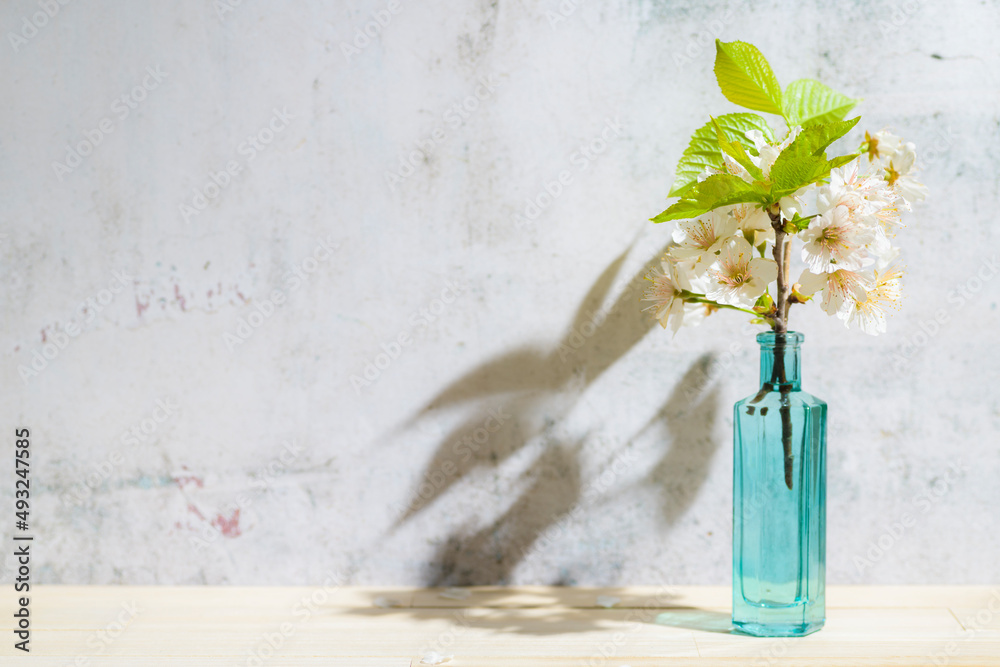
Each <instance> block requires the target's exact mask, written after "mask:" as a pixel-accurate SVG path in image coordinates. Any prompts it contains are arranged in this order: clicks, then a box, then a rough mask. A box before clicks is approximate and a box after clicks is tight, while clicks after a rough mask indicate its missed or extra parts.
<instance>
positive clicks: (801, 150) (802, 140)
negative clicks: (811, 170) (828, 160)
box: [775, 116, 861, 164]
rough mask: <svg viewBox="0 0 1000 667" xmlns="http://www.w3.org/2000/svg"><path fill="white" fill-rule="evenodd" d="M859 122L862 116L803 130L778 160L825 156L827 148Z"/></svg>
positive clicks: (812, 126)
mask: <svg viewBox="0 0 1000 667" xmlns="http://www.w3.org/2000/svg"><path fill="white" fill-rule="evenodd" d="M859 120H861V116H857V117H856V118H852V119H850V120H838V121H834V122H832V123H821V124H818V125H811V126H809V127H806V128H803V130H802V131H801V132H799V136H797V137H795V139H793V140H792V143H790V144H788V146H786V147H785V150H783V151H781V155H779V156H778V160H780V159H781V158H782V157H784V158H785V159H789V158H793V157H804V156H806V155H815V156H820V155H824V151H825V150H826V149H827V146H829V145H830V144H832V143H833V142H834V141H836V140H837V139H840V138H841V137H842V136H844V135H845V134H847V133H848V132H850V131H851V128H852V127H854V126H855V125H857V123H858V121H859ZM777 163H778V162H777V160H775V164H777Z"/></svg>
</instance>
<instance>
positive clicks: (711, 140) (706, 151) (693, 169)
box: [670, 113, 774, 197]
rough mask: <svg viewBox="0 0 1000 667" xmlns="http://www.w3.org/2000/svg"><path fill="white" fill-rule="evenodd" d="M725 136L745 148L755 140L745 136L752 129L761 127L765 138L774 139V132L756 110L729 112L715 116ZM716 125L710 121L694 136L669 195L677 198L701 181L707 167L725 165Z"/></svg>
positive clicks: (675, 174)
mask: <svg viewBox="0 0 1000 667" xmlns="http://www.w3.org/2000/svg"><path fill="white" fill-rule="evenodd" d="M714 123H715V124H718V126H719V128H720V129H721V130H722V133H723V135H725V137H726V140H727V141H730V142H738V143H740V144H741V145H742V146H743V147H744V148H753V147H754V145H753V142H752V141H750V140H749V139H747V138H746V133H747V132H749V131H750V130H760V133H761V134H763V135H764V139H765V140H767V141H769V142H771V141H774V133H773V132H772V131H771V128H770V127H768V125H767V121H765V120H764V119H763V118H761V117H760V116H758V115H757V114H755V113H727V114H725V115H723V116H718V117H716V118H715V119H714ZM715 124H713V121H711V120H710V121H708V122H707V123H705V124H704V125H702V126H701V127H700V128H698V131H697V132H695V133H694V134H693V135H692V136H691V142H690V143H689V144H688V147H687V149H686V150H685V151H684V154H683V155H682V156H681V159H680V162H678V163H677V170H676V171H675V173H674V184H673V187H671V188H670V196H671V197H677V196H680V195H682V194H684V192H685V191H686V190H687V189H688V188H690V187H691V186H692V185H694V184H695V183H696V182H697V181H698V176H699V175H700V174H701V173H702V172H703V171H705V167H712V168H714V169H720V168H722V149H721V147H720V146H719V139H718V135H717V134H716V130H715Z"/></svg>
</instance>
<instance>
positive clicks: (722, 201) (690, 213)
mask: <svg viewBox="0 0 1000 667" xmlns="http://www.w3.org/2000/svg"><path fill="white" fill-rule="evenodd" d="M764 196H765V193H764V191H763V190H761V188H759V187H757V186H754V185H751V184H750V183H747V182H746V181H744V180H743V179H742V178H740V177H739V176H733V175H732V174H715V175H714V176H709V177H708V178H706V179H705V180H704V181H701V182H700V183H696V184H695V185H693V186H692V187H691V188H690V189H689V190H688V191H687V192H685V194H684V196H683V197H682V198H681V199H680V201H678V202H676V203H674V205H673V206H671V207H670V208H668V209H667V210H666V211H664V212H663V213H661V214H659V215H658V216H656V217H655V218H652V221H653V222H667V221H668V220H683V219H685V218H696V217H698V216H699V215H701V214H702V213H708V212H709V211H711V210H712V209H715V208H719V207H720V206H729V205H731V204H739V203H742V202H759V201H763V199H764Z"/></svg>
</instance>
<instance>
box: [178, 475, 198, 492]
mask: <svg viewBox="0 0 1000 667" xmlns="http://www.w3.org/2000/svg"><path fill="white" fill-rule="evenodd" d="M174 481H175V482H177V486H179V487H181V488H182V489H183V488H184V487H185V485H187V484H194V485H195V486H197V487H198V488H199V489H202V488H204V487H205V480H203V479H202V478H201V477H195V476H194V475H181V476H179V477H174Z"/></svg>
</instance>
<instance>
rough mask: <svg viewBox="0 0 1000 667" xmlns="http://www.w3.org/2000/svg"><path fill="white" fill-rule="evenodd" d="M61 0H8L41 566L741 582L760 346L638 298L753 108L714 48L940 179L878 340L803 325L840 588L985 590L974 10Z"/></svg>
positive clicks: (143, 577)
mask: <svg viewBox="0 0 1000 667" xmlns="http://www.w3.org/2000/svg"><path fill="white" fill-rule="evenodd" d="M45 4H46V3H36V2H33V1H29V0H11V1H10V2H5V3H3V4H2V5H0V26H2V30H3V32H4V33H5V38H4V44H2V45H0V53H2V61H3V67H2V68H0V85H2V90H3V91H4V92H5V94H4V96H3V99H2V101H0V110H2V111H0V113H2V117H0V121H2V122H0V150H2V159H0V201H2V202H3V209H4V210H3V216H2V220H0V232H2V233H3V234H4V236H3V237H2V239H0V240H2V244H0V257H2V260H0V301H2V303H3V304H4V312H5V315H4V317H3V320H2V334H0V335H2V339H0V347H2V350H3V353H4V356H3V359H4V362H3V365H2V372H3V376H2V382H3V386H4V387H5V391H4V392H3V394H2V403H0V414H2V415H3V417H2V422H3V425H4V426H3V429H4V430H3V433H5V434H6V436H5V438H4V440H3V443H4V444H2V448H3V450H4V451H7V452H8V453H9V452H10V451H12V450H13V446H14V445H13V437H14V436H13V432H14V428H15V427H28V428H30V430H31V433H32V442H33V452H32V456H33V458H32V462H33V468H32V475H33V487H32V490H33V494H34V506H33V510H32V521H33V530H34V532H35V534H36V535H37V537H36V540H37V541H36V543H35V549H36V556H35V566H36V570H35V572H36V577H37V579H38V580H40V581H44V582H50V583H95V584H104V583H132V584H144V583H163V584H167V583H306V582H313V581H321V580H322V578H323V577H324V573H326V572H329V571H341V572H345V573H347V574H348V576H349V580H350V581H352V582H355V583H401V584H403V583H405V584H424V583H492V582H502V583H565V584H581V585H583V584H619V583H621V584H625V583H634V584H640V583H657V582H672V583H717V584H722V583H727V582H728V581H729V578H730V541H731V540H730V530H731V475H732V461H731V451H732V449H731V424H732V420H731V406H732V404H733V402H734V401H735V400H737V399H738V398H740V397H742V396H745V395H747V394H750V393H752V392H753V391H755V390H756V387H757V384H756V383H757V377H756V374H757V349H756V344H755V342H754V340H753V331H752V330H751V329H750V328H747V327H744V326H743V325H744V320H743V319H742V317H741V316H739V315H737V314H726V313H724V314H719V315H717V316H713V317H712V318H711V319H710V320H709V321H708V322H706V323H705V324H704V325H703V326H701V327H700V328H698V329H686V330H683V331H682V332H681V333H680V334H679V335H678V336H677V337H676V338H673V339H672V338H671V337H670V335H669V334H668V333H664V332H663V331H661V330H660V329H659V327H656V328H655V329H654V328H653V326H652V324H651V322H650V320H649V319H648V318H646V317H645V316H643V315H642V314H640V313H639V304H638V301H637V299H638V291H637V290H638V289H639V288H641V284H642V281H641V280H640V279H639V278H640V276H641V275H642V273H643V272H644V270H645V267H646V266H647V265H648V264H649V262H650V261H651V260H652V259H653V258H654V257H655V256H656V255H657V253H658V252H659V250H660V248H662V246H663V245H664V244H665V243H666V241H667V239H668V236H669V232H670V228H669V226H656V225H653V224H652V223H649V222H647V221H646V220H647V218H649V217H650V216H652V215H654V214H656V213H658V212H659V211H660V210H662V208H663V207H664V204H665V196H666V193H667V191H668V188H669V186H670V182H671V179H672V170H673V168H674V165H675V164H676V160H677V158H678V157H679V155H680V153H681V151H682V150H683V148H684V147H685V145H686V142H687V138H688V137H689V135H690V133H691V132H692V131H693V130H694V129H695V128H696V127H698V126H699V125H700V124H702V123H703V122H704V121H705V120H706V118H707V117H708V116H709V114H720V113H725V112H727V111H730V110H733V107H732V106H731V105H730V104H729V103H728V102H726V101H725V100H724V99H723V97H722V96H721V94H720V93H719V92H718V90H717V88H716V85H715V81H714V78H713V75H712V65H713V58H714V53H713V49H712V47H711V38H713V37H714V36H715V34H718V35H719V36H721V37H722V38H723V39H725V40H732V39H745V40H747V41H751V42H753V43H755V44H757V45H758V46H760V48H761V49H762V50H763V51H764V52H765V54H766V55H767V56H768V57H769V59H770V61H771V63H772V65H773V66H774V68H775V70H776V73H777V75H778V76H779V78H781V79H782V80H783V81H784V82H786V83H787V82H789V81H791V80H793V79H796V78H800V77H815V78H819V79H821V80H823V81H825V82H826V83H828V84H829V85H831V86H833V87H834V88H836V89H839V90H841V91H843V92H845V93H847V94H850V95H852V96H855V97H863V98H864V102H863V103H862V105H861V106H860V107H859V109H858V110H859V112H860V113H861V114H862V115H863V120H862V123H861V126H860V128H867V129H869V130H877V129H881V128H883V127H887V126H891V127H893V128H894V129H895V130H896V131H897V132H898V133H900V134H902V135H904V136H905V137H906V138H907V139H909V140H912V141H914V142H916V143H917V145H918V147H919V148H920V149H921V151H922V153H921V158H922V163H923V174H922V175H923V180H924V181H925V182H926V183H927V184H928V186H929V187H930V189H931V192H932V197H931V199H930V200H929V201H928V203H927V204H926V205H924V206H922V207H920V208H919V209H918V210H917V211H916V213H915V214H914V215H912V216H911V217H910V218H909V221H910V222H909V226H908V228H907V229H906V230H905V231H904V233H903V234H901V235H900V237H899V241H900V243H901V245H902V246H903V248H904V252H905V257H906V263H907V265H908V269H909V272H908V276H907V283H906V292H907V298H906V300H905V302H904V305H903V308H902V310H901V312H899V313H898V314H896V315H895V316H894V317H893V318H892V319H891V321H890V331H889V334H888V335H886V336H884V337H880V338H870V337H868V336H865V335H864V334H862V333H860V332H858V331H848V330H846V329H844V328H843V326H842V325H841V324H840V323H839V322H838V321H836V320H833V319H829V318H827V317H826V316H825V315H823V314H822V313H821V312H820V311H819V309H818V308H814V307H809V308H802V309H801V312H796V313H794V315H793V317H794V318H795V319H796V320H797V321H796V322H793V324H794V328H796V329H798V330H800V331H803V332H805V334H806V347H805V365H804V369H805V382H806V388H807V389H808V390H810V391H812V392H813V393H815V394H816V395H819V396H821V397H823V398H825V399H826V400H827V401H828V402H829V404H830V406H831V407H830V433H829V437H830V443H829V510H828V516H829V528H828V548H829V554H828V571H829V580H830V581H831V582H837V583H846V582H863V583H903V582H911V583H916V582H931V583H956V584H957V583H972V582H994V583H995V582H1000V560H998V559H997V557H996V555H997V553H998V551H1000V537H998V535H1000V531H998V530H997V528H998V521H1000V515H998V512H997V507H998V506H1000V485H998V484H997V479H998V478H1000V448H998V446H997V445H998V444H1000V442H998V425H1000V405H998V397H997V392H996V390H995V386H994V385H995V378H996V377H997V375H998V373H1000V352H998V348H997V338H998V335H997V330H998V325H1000V314H998V311H997V304H996V301H997V284H998V283H997V281H995V280H991V277H992V276H993V272H994V268H991V267H992V266H993V265H992V264H991V262H994V263H995V262H996V261H997V260H996V257H997V253H996V243H997V241H998V239H1000V235H998V232H997V199H998V175H997V174H998V173H1000V170H998V159H997V155H1000V133H998V130H1000V126H998V115H997V114H998V111H997V110H998V108H1000V107H998V102H1000V56H998V49H997V46H996V44H995V36H996V30H997V27H998V24H1000V4H998V3H997V2H995V1H994V0H989V1H986V2H979V1H972V0H960V1H959V2H949V3H943V2H941V3H930V2H924V3H920V2H911V3H908V4H906V3H900V4H894V3H886V2H858V3H850V4H848V3H828V2H809V1H807V2H792V1H790V0H776V1H775V2H771V3H753V4H750V3H745V4H741V3H738V2H693V1H692V2H649V1H641V0H636V1H634V2H610V3H603V2H577V3H575V4H574V3H573V1H572V0H566V1H565V2H562V3H560V2H557V1H556V0H546V1H541V2H507V1H503V2H500V1H496V0H494V1H493V2H486V1H478V0H476V1H472V0H466V1H465V2H458V1H454V0H449V1H445V2H435V3H414V2H408V1H407V0H399V4H396V3H395V2H393V3H388V2H386V1H382V0H374V1H371V2H366V1H363V0H358V1H356V2H318V1H312V2H277V1H272V2H266V1H265V0H243V2H242V3H239V4H236V3H235V2H234V0H219V1H218V2H209V1H208V0H205V1H194V0H186V1H182V2H169V3H167V2H159V3H152V2H148V3H140V2H124V1H122V0H119V1H117V2H116V1H113V0H103V1H98V0H95V1H93V2H69V3H67V4H65V5H63V4H59V3H58V2H49V3H48V4H49V5H51V7H50V10H52V11H53V12H54V13H55V15H54V16H51V17H47V16H43V15H42V14H39V13H38V12H40V11H42V7H43V5H45ZM53 8H55V9H57V10H58V11H55V9H53ZM393 10H395V11H393ZM373 15H374V16H375V18H376V19H380V20H381V22H382V23H384V24H385V25H378V24H377V23H375V24H373V23H372V21H374V20H375V19H373ZM43 19H44V20H43ZM25 21H27V22H28V25H26V24H25ZM32 24H40V27H37V28H36V29H33V28H32V27H29V26H30V25H32ZM376 26H377V28H378V29H377V30H376V29H375V28H376ZM366 27H367V29H369V30H370V31H371V32H372V33H375V37H373V38H371V39H369V40H367V42H366V40H365V39H363V38H359V37H358V31H359V30H360V31H364V30H365V29H366ZM12 34H13V35H17V36H18V37H14V38H12V37H11V35H12ZM355 40H356V46H354V47H353V48H351V49H348V48H345V45H349V44H351V43H352V42H354V41H355ZM123 96H124V97H123ZM859 136H861V135H860V134H857V135H852V137H851V141H850V142H847V143H845V144H844V145H845V146H847V144H849V143H851V142H853V141H855V140H857V139H858V138H859ZM88 141H90V142H92V143H93V144H96V145H95V146H90V145H89V144H88V143H86V142H88ZM418 147H420V148H421V149H422V152H421V153H414V151H415V150H416V149H417V148H418ZM77 149H79V150H77ZM88 149H91V150H88ZM74 151H76V152H77V155H73V154H72V152H74ZM84 153H86V155H84ZM411 157H412V162H411V163H410V165H409V166H404V165H402V164H401V161H404V162H405V161H407V160H410V159H411ZM387 174H391V175H392V176H387ZM560 178H561V179H562V183H561V184H559V183H558V181H559V180H560ZM546 188H550V189H551V190H552V191H553V192H557V193H558V194H557V195H556V196H554V197H549V198H546V197H544V196H542V195H543V193H545V192H546ZM532 199H534V200H540V202H541V204H542V205H541V206H540V207H539V210H538V211H529V212H530V213H536V214H537V215H535V218H534V220H533V221H532V223H531V224H528V225H520V226H519V225H517V224H515V222H514V216H515V214H521V215H524V214H525V209H526V208H527V207H528V203H529V200H532ZM977 273H979V275H980V276H982V277H984V278H985V280H982V279H980V277H977ZM960 289H961V290H964V295H963V294H962V293H961V292H959V290H960ZM935 317H938V318H939V319H940V320H942V321H943V322H944V323H943V324H935V323H934V320H935ZM382 355H384V356H382ZM900 359H902V360H903V361H900ZM33 363H34V367H32V364H33ZM366 373H367V376H366ZM366 377H367V379H366ZM352 378H354V379H353V380H352ZM362 380H363V382H362ZM4 458H5V460H8V459H7V457H4ZM10 460H11V461H12V458H11V459H10ZM6 475H7V476H8V480H9V481H8V482H4V483H3V484H0V503H2V506H3V507H7V508H10V507H11V506H12V502H13V483H12V481H10V480H12V479H13V470H9V471H8V472H7V473H6ZM422 483H423V486H421V484H422ZM421 494H422V495H421ZM904 520H905V525H904V526H903V527H902V530H900V529H899V528H893V526H894V525H895V524H897V523H900V524H903V523H904ZM12 524H13V518H11V519H10V520H9V521H7V520H5V521H4V522H2V524H0V531H2V532H3V537H4V539H5V540H6V539H8V538H9V537H10V533H11V532H12V531H13V525H12ZM879 544H881V548H878V546H877V545H879ZM872 545H876V548H873V547H872ZM13 565H14V561H13V558H12V556H10V555H8V556H7V557H6V561H5V567H6V569H5V572H4V575H3V578H4V580H7V581H9V580H11V578H12V577H13V576H14V575H13V569H12V568H13Z"/></svg>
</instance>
